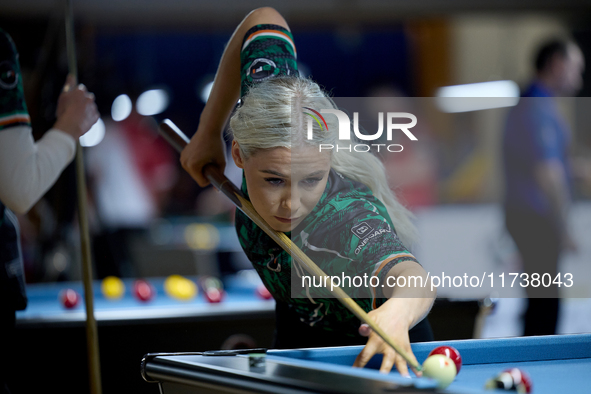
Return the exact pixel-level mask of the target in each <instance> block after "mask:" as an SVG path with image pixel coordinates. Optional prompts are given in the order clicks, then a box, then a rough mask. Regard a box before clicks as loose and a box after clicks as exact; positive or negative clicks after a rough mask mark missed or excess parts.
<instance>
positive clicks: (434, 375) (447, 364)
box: [423, 354, 457, 389]
mask: <svg viewBox="0 0 591 394" xmlns="http://www.w3.org/2000/svg"><path fill="white" fill-rule="evenodd" d="M456 374H457V372H456V365H455V364H454V362H453V361H452V360H451V358H449V357H447V356H444V355H443V354H434V355H432V356H429V357H427V359H426V360H425V362H424V363H423V375H424V376H426V377H428V378H431V379H435V380H436V381H437V387H438V388H440V389H444V388H446V387H447V386H449V385H450V384H451V382H453V381H454V379H455V377H456Z"/></svg>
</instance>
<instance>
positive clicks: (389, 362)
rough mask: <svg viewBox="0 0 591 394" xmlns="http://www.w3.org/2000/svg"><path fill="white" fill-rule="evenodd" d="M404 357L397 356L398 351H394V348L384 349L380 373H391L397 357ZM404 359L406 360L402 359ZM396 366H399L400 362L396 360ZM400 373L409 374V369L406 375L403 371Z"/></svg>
mask: <svg viewBox="0 0 591 394" xmlns="http://www.w3.org/2000/svg"><path fill="white" fill-rule="evenodd" d="M400 358H402V357H399V356H397V354H396V352H394V351H393V350H392V349H390V350H388V349H386V350H385V351H384V358H383V359H382V365H381V366H380V373H390V371H391V370H392V367H393V366H394V362H395V360H397V359H400ZM402 361H404V360H402ZM396 366H397V367H398V362H396ZM398 371H399V372H400V369H398ZM400 374H401V375H402V376H408V371H406V375H405V374H404V373H402V372H400Z"/></svg>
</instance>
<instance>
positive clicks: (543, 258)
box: [502, 39, 584, 335]
mask: <svg viewBox="0 0 591 394" xmlns="http://www.w3.org/2000/svg"><path fill="white" fill-rule="evenodd" d="M534 66H535V70H536V75H535V78H534V80H533V82H532V83H531V84H530V85H529V86H528V87H527V89H525V91H524V92H523V93H522V99H521V100H520V102H519V104H518V105H517V106H516V107H514V108H513V109H512V110H511V112H510V113H509V115H508V118H507V122H506V127H505V131H504V136H503V145H502V146H503V165H504V175H505V197H504V210H505V223H506V227H507V230H508V231H509V233H510V234H511V236H512V238H513V240H514V241H515V244H516V246H517V249H518V251H519V254H520V256H521V260H522V263H523V269H524V271H525V272H526V273H528V274H529V275H530V277H531V275H532V274H534V273H537V274H539V275H540V276H541V275H543V274H545V273H548V274H550V275H551V277H552V281H554V279H555V278H556V276H557V274H558V261H559V257H560V254H561V252H563V251H565V250H569V249H571V250H573V249H574V248H575V245H574V243H573V241H572V238H571V236H570V235H569V230H568V226H567V215H568V208H569V204H570V202H571V197H572V172H571V165H570V163H569V150H570V145H571V131H570V129H569V127H568V125H567V123H566V121H565V120H564V118H563V116H562V115H561V113H560V111H559V108H558V106H557V102H556V100H555V99H554V97H569V96H573V95H575V94H576V93H577V91H578V90H579V89H580V88H581V86H582V73H583V70H584V59H583V55H582V52H581V50H580V49H579V47H578V46H577V45H576V44H574V43H573V42H571V41H568V40H561V39H556V40H552V41H549V42H546V43H545V44H543V45H542V46H541V47H540V48H539V50H538V52H537V55H536V57H535V62H534ZM526 290H527V294H528V297H529V300H528V307H527V310H526V313H525V326H524V335H548V334H555V333H556V324H557V320H558V314H559V300H558V288H557V287H556V286H554V285H553V286H552V287H550V288H544V287H543V286H540V287H539V288H534V287H532V286H528V287H527V288H526Z"/></svg>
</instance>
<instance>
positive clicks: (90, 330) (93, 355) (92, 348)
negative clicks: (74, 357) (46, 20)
mask: <svg viewBox="0 0 591 394" xmlns="http://www.w3.org/2000/svg"><path fill="white" fill-rule="evenodd" d="M65 4H66V6H65V9H66V18H65V20H66V50H67V54H68V71H69V73H70V75H73V76H74V78H75V80H76V81H75V84H76V85H77V84H78V66H77V63H76V41H75V40H74V15H73V12H72V3H71V0H66V3H65ZM70 88H71V89H75V88H76V86H71V87H70ZM84 175H85V172H84V156H83V152H82V145H80V140H78V141H76V192H77V195H78V221H79V227H80V228H79V231H80V249H81V252H82V282H83V284H84V300H85V303H86V347H87V351H88V373H89V377H90V392H91V394H100V393H102V387H101V370H100V361H99V346H98V329H97V326H96V320H95V318H94V299H93V292H92V260H91V255H90V235H89V230H88V216H87V210H86V179H85V177H84Z"/></svg>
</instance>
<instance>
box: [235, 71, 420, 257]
mask: <svg viewBox="0 0 591 394" xmlns="http://www.w3.org/2000/svg"><path fill="white" fill-rule="evenodd" d="M307 108H312V109H313V108H323V109H327V108H336V106H335V104H334V103H333V101H332V100H331V99H330V98H329V97H328V95H327V94H326V93H325V92H324V91H323V90H322V89H321V88H320V87H319V86H318V85H317V84H316V83H315V82H313V81H311V80H309V79H305V78H297V77H277V78H272V79H269V80H267V81H263V82H261V83H259V84H257V85H255V86H253V87H251V89H250V90H249V92H248V93H247V94H246V95H245V96H244V97H243V98H242V103H241V105H240V106H239V107H238V109H237V110H236V111H235V113H234V114H233V115H232V118H231V119H230V130H231V132H232V135H233V137H234V139H235V140H236V142H238V145H239V146H240V152H241V155H242V156H243V158H244V159H248V158H249V157H250V156H252V155H253V154H255V153H256V152H257V151H259V150H261V149H272V148H278V147H284V148H289V149H291V147H292V146H295V145H297V144H305V143H313V144H314V145H316V146H318V145H319V144H332V145H333V146H335V147H336V146H337V145H338V143H339V141H338V140H337V137H338V133H337V132H336V131H335V130H338V122H337V119H336V116H326V117H325V120H326V123H327V125H328V127H324V126H322V127H321V124H322V123H321V124H318V123H317V122H316V121H313V122H312V127H313V135H314V139H313V141H309V140H308V139H307V138H306V135H307V130H308V127H309V126H308V119H311V117H308V116H306V114H305V113H304V111H306V112H310V111H308V110H307ZM350 142H353V141H350ZM333 152H334V150H333ZM331 167H332V168H333V169H334V170H335V171H337V172H339V173H340V174H342V175H344V176H346V177H347V178H350V179H352V180H355V181H358V182H361V183H363V184H364V185H366V186H367V187H369V189H370V190H371V191H372V193H373V194H374V196H375V197H376V198H378V199H379V200H380V201H382V202H383V203H384V205H385V206H386V209H387V210H388V214H389V215H390V218H391V219H392V223H393V224H394V226H395V228H396V233H397V234H398V237H399V238H400V239H401V240H402V242H403V243H404V244H405V245H406V246H407V247H411V245H412V244H413V243H414V241H415V240H416V239H417V231H416V228H415V226H414V225H413V223H412V221H411V219H412V217H413V216H412V213H410V212H409V211H408V210H407V209H406V208H405V207H404V206H402V205H401V204H400V203H399V202H398V200H397V199H396V197H395V195H394V193H393V192H392V190H391V189H390V187H389V186H388V181H387V178H386V172H385V169H384V165H383V164H382V162H381V161H380V159H378V158H377V157H376V156H374V155H373V154H372V153H370V152H350V151H348V150H343V149H340V150H339V151H338V152H334V153H332V158H331Z"/></svg>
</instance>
